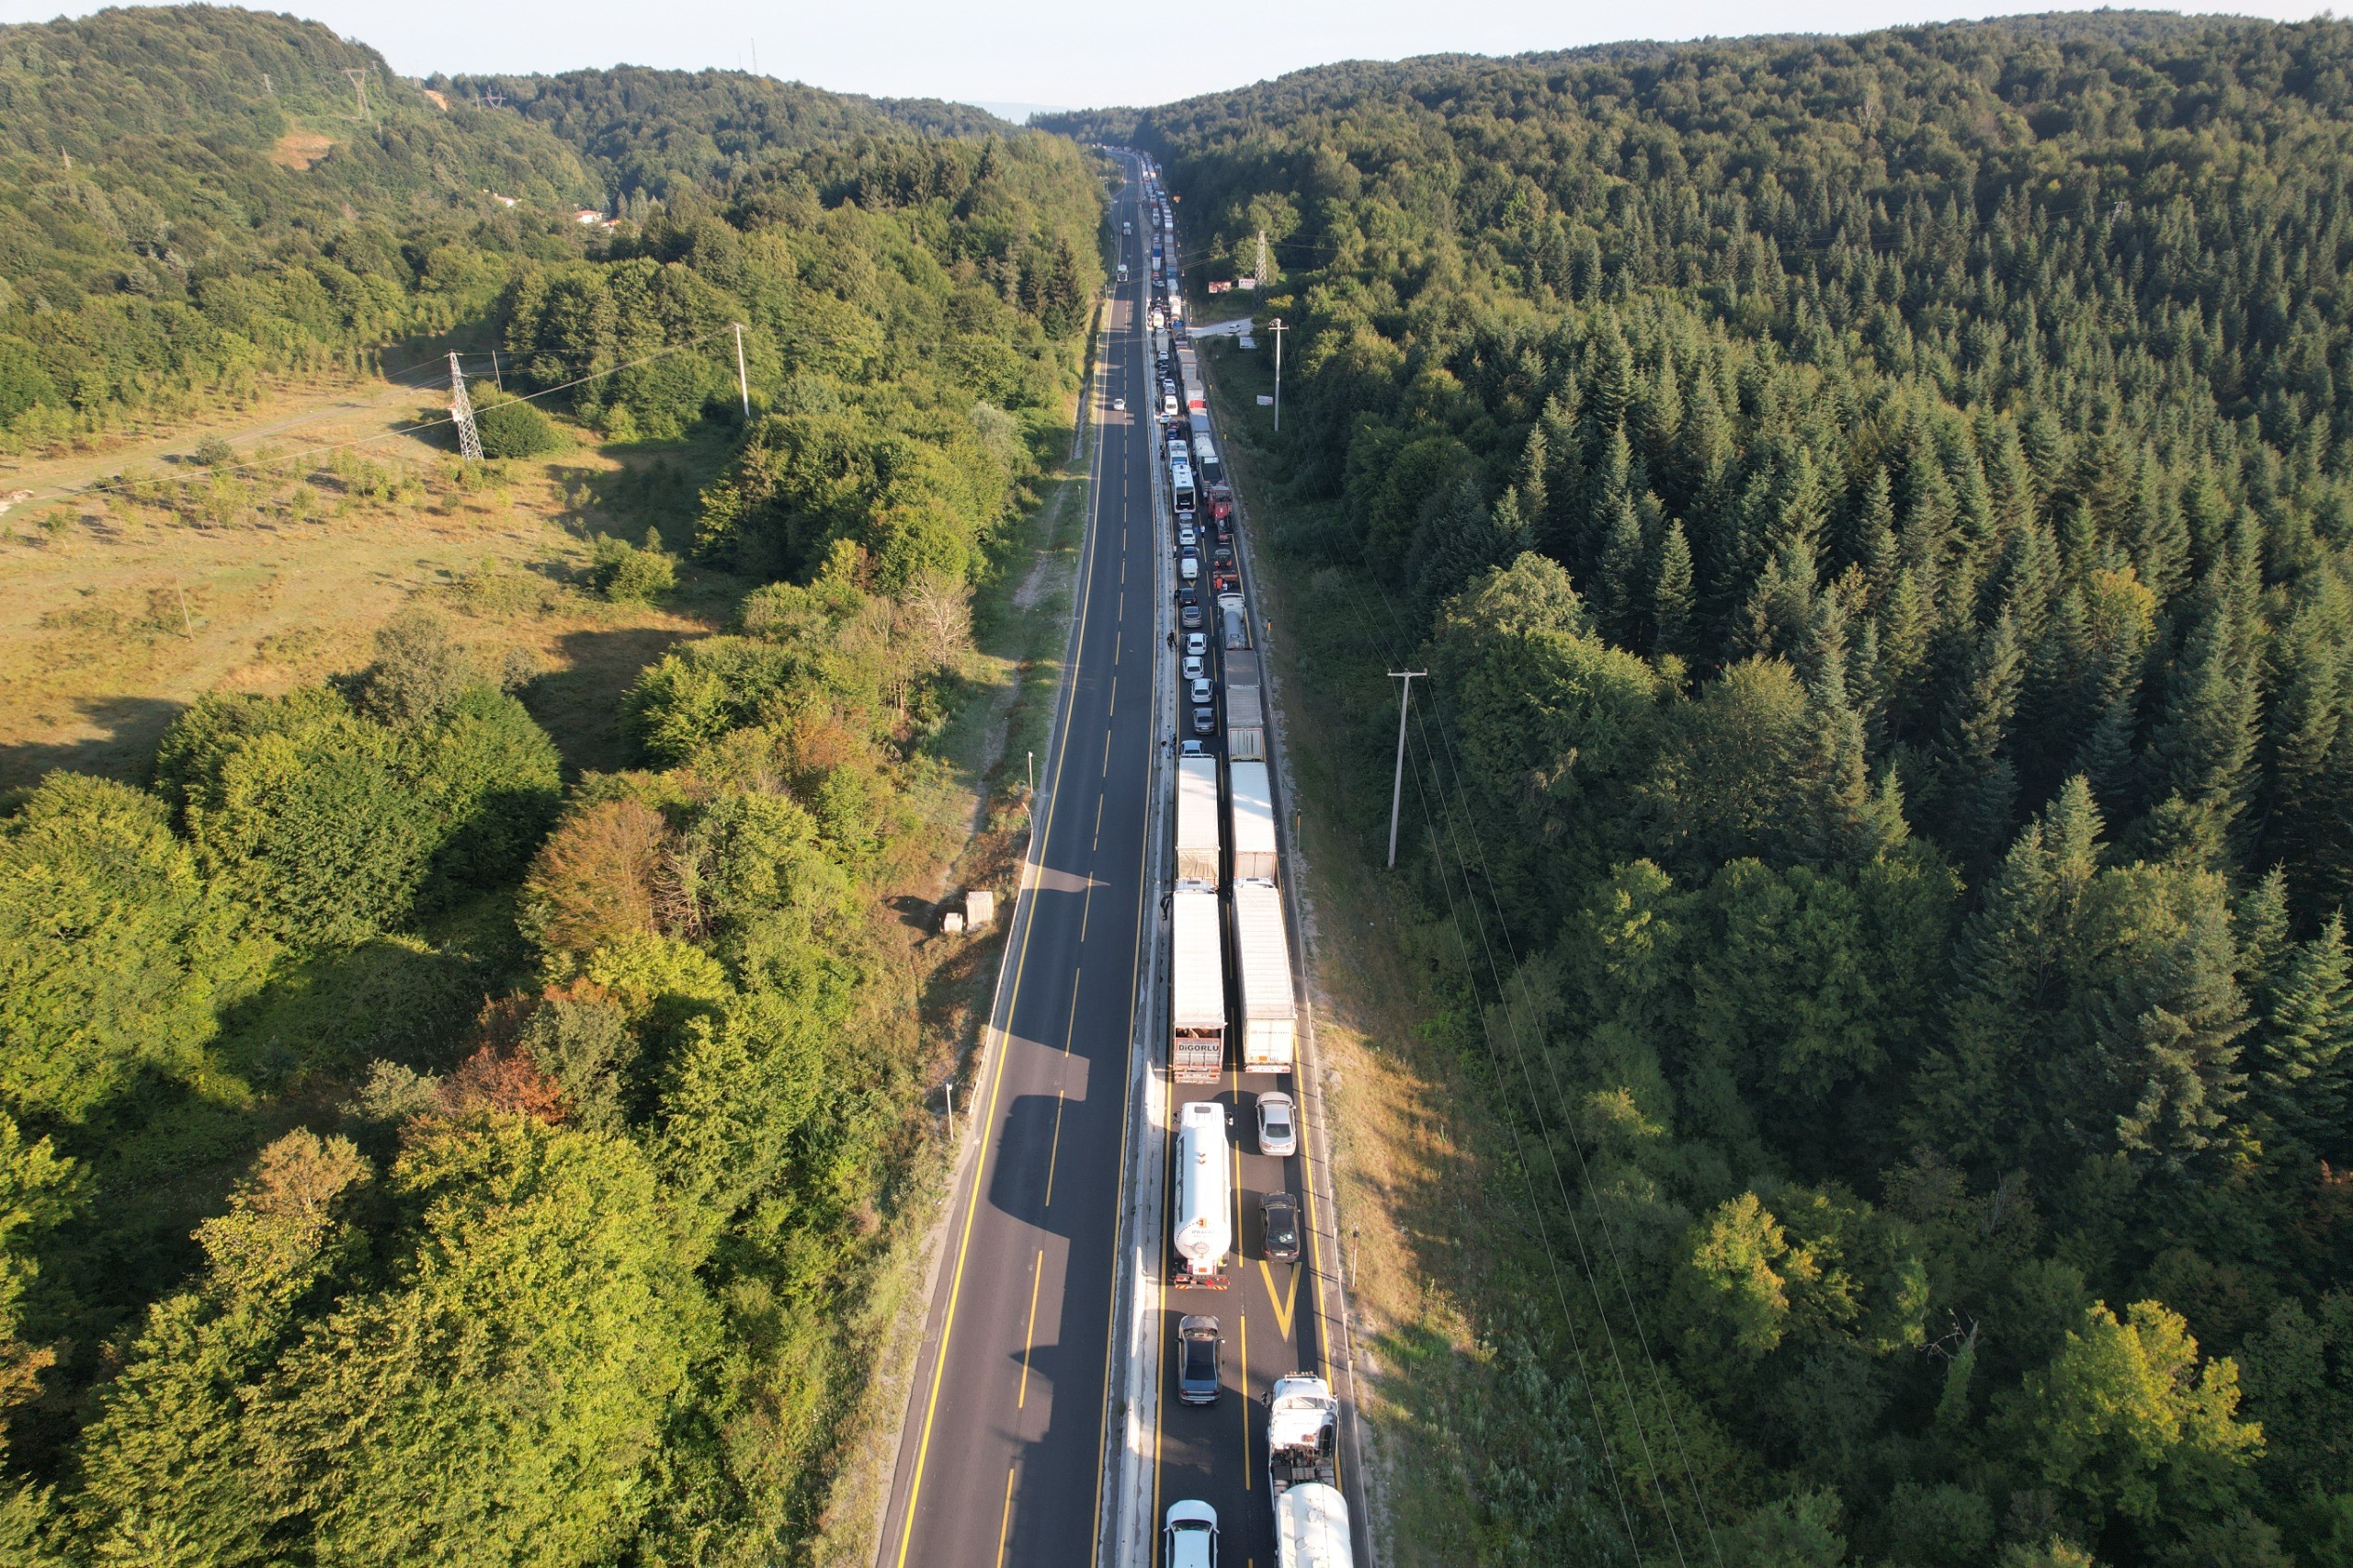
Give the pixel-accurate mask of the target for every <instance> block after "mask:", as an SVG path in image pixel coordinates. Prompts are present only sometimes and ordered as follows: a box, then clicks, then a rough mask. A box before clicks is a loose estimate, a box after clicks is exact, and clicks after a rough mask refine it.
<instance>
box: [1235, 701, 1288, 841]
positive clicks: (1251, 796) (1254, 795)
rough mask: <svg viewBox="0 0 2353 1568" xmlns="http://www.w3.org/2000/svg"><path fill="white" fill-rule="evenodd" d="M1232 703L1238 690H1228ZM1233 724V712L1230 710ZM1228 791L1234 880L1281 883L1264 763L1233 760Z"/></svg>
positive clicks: (1271, 794) (1271, 791) (1272, 803)
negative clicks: (1230, 808) (1230, 800)
mask: <svg viewBox="0 0 2353 1568" xmlns="http://www.w3.org/2000/svg"><path fill="white" fill-rule="evenodd" d="M1226 689H1227V696H1228V699H1229V701H1230V700H1231V698H1232V695H1233V692H1234V691H1235V690H1236V689H1241V690H1248V689H1250V688H1248V687H1240V688H1236V687H1227V688H1226ZM1226 711H1227V722H1228V723H1231V722H1232V716H1233V709H1232V708H1231V706H1229V707H1228V709H1227V710H1226ZM1225 777H1226V790H1227V792H1228V794H1229V795H1230V796H1231V797H1232V800H1233V812H1232V816H1233V880H1234V881H1236V882H1266V883H1268V884H1272V883H1273V882H1275V881H1278V880H1279V877H1278V874H1277V869H1276V858H1277V850H1276V847H1275V796H1274V789H1273V786H1272V784H1271V782H1270V781H1269V780H1268V778H1267V765H1266V764H1265V763H1263V762H1244V761H1239V760H1236V761H1233V762H1229V763H1228V764H1227V765H1226V770H1225Z"/></svg>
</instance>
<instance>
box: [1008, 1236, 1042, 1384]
mask: <svg viewBox="0 0 2353 1568" xmlns="http://www.w3.org/2000/svg"><path fill="white" fill-rule="evenodd" d="M1045 1277H1046V1249H1045V1248H1044V1247H1040V1248H1039V1249H1038V1259H1037V1261H1036V1262H1035V1263H1032V1264H1031V1265H1030V1266H1029V1327H1028V1328H1025V1329H1023V1330H1022V1331H1021V1392H1020V1393H1019V1394H1018V1395H1017V1397H1016V1398H1015V1399H1014V1402H1013V1408H1014V1409H1016V1410H1022V1409H1026V1408H1027V1407H1028V1406H1029V1352H1030V1351H1031V1350H1033V1349H1035V1348H1037V1345H1038V1282H1039V1281H1040V1280H1041V1279H1043V1278H1045Z"/></svg>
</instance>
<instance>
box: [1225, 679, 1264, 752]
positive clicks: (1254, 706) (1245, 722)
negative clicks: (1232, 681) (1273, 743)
mask: <svg viewBox="0 0 2353 1568" xmlns="http://www.w3.org/2000/svg"><path fill="white" fill-rule="evenodd" d="M1225 755H1226V758H1227V760H1228V761H1230V762H1264V761H1265V760H1266V758H1267V718H1266V714H1265V712H1264V710H1262V709H1261V707H1260V704H1259V701H1258V688H1257V687H1255V686H1229V687H1226V688H1225Z"/></svg>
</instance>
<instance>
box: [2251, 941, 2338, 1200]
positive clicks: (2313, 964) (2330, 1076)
mask: <svg viewBox="0 0 2353 1568" xmlns="http://www.w3.org/2000/svg"><path fill="white" fill-rule="evenodd" d="M2281 913H2282V914H2284V913H2285V911H2284V906H2283V908H2282V911H2281ZM2263 991H2264V998H2263V1015H2264V1016H2263V1022H2262V1026H2261V1028H2259V1030H2258V1031H2257V1033H2256V1041H2255V1048H2254V1050H2253V1051H2251V1052H2250V1053H2249V1056H2250V1059H2251V1060H2250V1066H2251V1068H2252V1072H2251V1074H2250V1075H2249V1084H2248V1098H2249V1099H2250V1100H2251V1101H2252V1102H2253V1104H2254V1108H2255V1109H2256V1111H2257V1112H2258V1113H2259V1114H2260V1115H2262V1116H2264V1117H2265V1118H2267V1119H2268V1120H2269V1121H2270V1123H2271V1124H2272V1125H2273V1126H2275V1127H2277V1128H2279V1130H2280V1131H2282V1132H2284V1133H2286V1134H2288V1135H2289V1136H2290V1137H2292V1138H2296V1139H2299V1140H2301V1141H2302V1142H2305V1143H2306V1144H2307V1145H2308V1146H2311V1147H2313V1148H2314V1149H2316V1150H2317V1151H2318V1152H2320V1153H2324V1154H2325V1155H2330V1156H2334V1157H2337V1158H2342V1157H2343V1153H2344V1151H2345V1149H2346V1147H2347V1128H2346V1125H2345V1114H2346V1111H2347V1101H2346V1088H2347V1077H2348V1074H2353V960H2348V958H2347V953H2346V949H2345V917H2344V915H2341V914H2340V915H2330V916H2329V917H2328V919H2327V921H2326V922H2325V924H2324V925H2323V926H2321V929H2320V934H2319V935H2318V936H2316V937H2313V939H2312V940H2311V941H2309V942H2299V943H2297V944H2295V945H2294V946H2293V947H2292V948H2290V949H2288V951H2287V952H2286V953H2285V955H2284V956H2283V959H2282V960H2281V962H2280V963H2279V971H2278V973H2277V974H2276V975H2275V976H2274V977H2273V978H2272V979H2271V981H2270V982H2269V983H2268V984H2266V985H2265V986H2264V987H2263Z"/></svg>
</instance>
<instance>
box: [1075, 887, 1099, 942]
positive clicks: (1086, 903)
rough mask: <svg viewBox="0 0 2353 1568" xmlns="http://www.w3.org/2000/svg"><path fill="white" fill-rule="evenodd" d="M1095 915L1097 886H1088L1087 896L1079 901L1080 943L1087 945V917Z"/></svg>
mask: <svg viewBox="0 0 2353 1568" xmlns="http://www.w3.org/2000/svg"><path fill="white" fill-rule="evenodd" d="M1094 913H1095V884H1094V883H1093V882H1092V881H1090V882H1088V883H1087V884H1086V897H1085V898H1082V899H1080V900H1079V901H1078V943H1079V946H1081V947H1085V946H1086V917H1087V916H1088V915H1092V914H1094Z"/></svg>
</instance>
